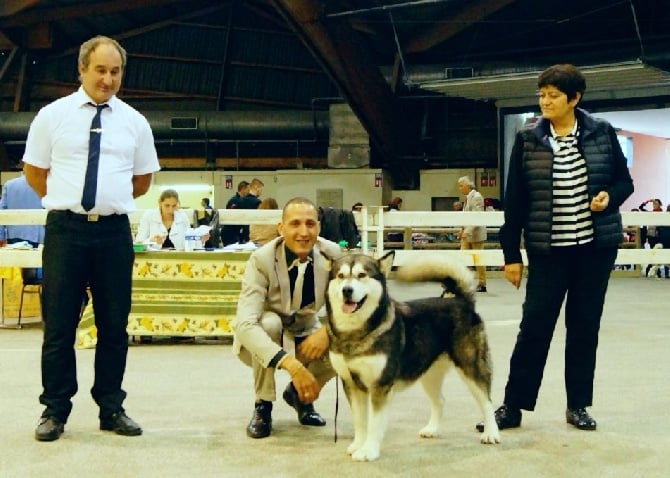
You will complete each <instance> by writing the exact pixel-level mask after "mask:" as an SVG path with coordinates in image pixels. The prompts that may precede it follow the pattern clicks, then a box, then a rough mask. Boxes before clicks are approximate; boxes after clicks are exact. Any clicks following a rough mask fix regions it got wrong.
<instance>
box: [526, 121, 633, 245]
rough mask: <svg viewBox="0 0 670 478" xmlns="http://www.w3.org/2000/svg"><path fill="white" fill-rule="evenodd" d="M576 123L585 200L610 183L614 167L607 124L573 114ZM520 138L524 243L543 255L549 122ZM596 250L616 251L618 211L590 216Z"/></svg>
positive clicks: (547, 228) (547, 231) (547, 233)
mask: <svg viewBox="0 0 670 478" xmlns="http://www.w3.org/2000/svg"><path fill="white" fill-rule="evenodd" d="M576 113H577V117H578V121H579V128H580V131H579V145H578V147H579V150H580V152H581V154H582V156H583V157H584V159H585V160H586V169H587V174H588V194H589V199H590V198H592V197H593V196H595V195H597V194H598V192H599V191H602V190H607V188H608V186H609V185H610V184H611V183H612V180H613V176H614V166H613V161H612V144H611V142H610V134H609V128H610V126H609V123H607V122H605V121H601V120H598V119H596V118H593V117H592V116H589V115H585V114H580V113H581V112H580V111H579V110H577V111H576ZM519 134H520V135H522V138H523V176H524V178H523V179H524V180H522V181H521V183H522V184H524V183H525V184H526V185H527V187H528V201H529V203H528V215H527V217H526V220H525V221H524V222H525V224H524V242H525V247H526V250H527V251H528V252H529V253H536V254H537V253H539V254H546V253H548V252H549V251H550V249H551V216H552V199H553V198H552V191H553V188H552V163H553V158H554V154H553V151H552V149H551V145H550V144H549V140H548V138H549V136H550V132H549V122H548V121H546V120H540V121H539V122H538V123H537V124H536V125H535V126H534V127H531V128H528V129H525V130H523V131H521V132H520V133H519ZM591 217H592V219H593V229H594V243H595V245H596V247H618V246H619V244H620V243H621V241H622V237H623V230H622V225H621V214H620V213H619V209H618V208H612V209H611V210H610V208H608V209H606V210H605V211H602V212H599V213H597V214H592V216H591Z"/></svg>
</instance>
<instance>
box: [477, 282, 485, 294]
mask: <svg viewBox="0 0 670 478" xmlns="http://www.w3.org/2000/svg"><path fill="white" fill-rule="evenodd" d="M477 292H486V286H485V285H481V284H479V285H478V286H477Z"/></svg>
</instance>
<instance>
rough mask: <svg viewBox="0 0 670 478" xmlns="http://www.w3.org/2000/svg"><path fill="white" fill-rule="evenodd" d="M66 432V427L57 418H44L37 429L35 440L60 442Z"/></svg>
mask: <svg viewBox="0 0 670 478" xmlns="http://www.w3.org/2000/svg"><path fill="white" fill-rule="evenodd" d="M64 431H65V425H64V424H63V422H61V421H60V420H59V419H58V418H56V417H42V418H40V423H39V425H37V428H36V429H35V440H38V441H54V440H58V439H59V438H60V436H61V435H62V434H63V432H64Z"/></svg>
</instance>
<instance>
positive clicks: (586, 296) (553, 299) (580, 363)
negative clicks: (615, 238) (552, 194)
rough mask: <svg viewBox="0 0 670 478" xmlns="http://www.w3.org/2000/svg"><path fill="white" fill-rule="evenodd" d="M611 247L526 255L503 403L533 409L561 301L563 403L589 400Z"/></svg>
mask: <svg viewBox="0 0 670 478" xmlns="http://www.w3.org/2000/svg"><path fill="white" fill-rule="evenodd" d="M616 254H617V249H616V248H607V249H598V248H595V247H594V246H592V245H585V246H575V247H563V248H553V249H552V252H551V254H549V255H530V254H529V256H528V280H527V284H526V299H525V301H524V304H523V315H522V318H521V325H520V327H519V334H518V336H517V339H516V345H515V347H514V352H513V353H512V358H511V360H510V372H509V378H508V380H507V386H506V387H505V401H504V403H506V404H507V405H509V406H511V407H515V408H522V409H525V410H533V409H534V408H535V403H536V401H537V395H538V391H539V389H540V384H541V382H542V374H543V372H544V366H545V364H546V361H547V354H548V353H549V345H550V343H551V338H552V336H553V333H554V328H555V326H556V321H557V319H558V316H559V313H560V311H561V306H562V304H563V300H564V299H565V298H566V297H567V299H566V303H565V328H566V340H565V372H564V373H565V389H566V394H567V407H568V408H582V407H588V406H590V405H591V404H592V401H593V377H594V373H595V366H596V349H597V348H598V331H599V329H600V318H601V315H602V311H603V304H604V302H605V293H606V292H607V284H608V282H609V277H610V273H611V271H612V266H613V265H614V260H615V259H616Z"/></svg>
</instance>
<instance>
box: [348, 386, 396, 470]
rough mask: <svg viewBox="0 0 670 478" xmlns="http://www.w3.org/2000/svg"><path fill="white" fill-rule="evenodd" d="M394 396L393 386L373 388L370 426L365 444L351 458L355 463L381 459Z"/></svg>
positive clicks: (370, 401) (369, 414) (369, 416)
mask: <svg viewBox="0 0 670 478" xmlns="http://www.w3.org/2000/svg"><path fill="white" fill-rule="evenodd" d="M392 395H393V389H392V386H386V387H379V388H372V389H371V390H370V393H369V395H368V400H369V401H368V424H367V436H366V437H365V443H363V446H361V447H360V448H359V449H358V450H356V451H355V452H354V453H353V454H352V455H351V457H352V458H353V459H354V460H355V461H374V460H376V459H377V458H379V453H380V449H381V444H382V441H383V440H384V434H385V433H386V426H387V424H388V404H389V402H390V400H391V396H392Z"/></svg>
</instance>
